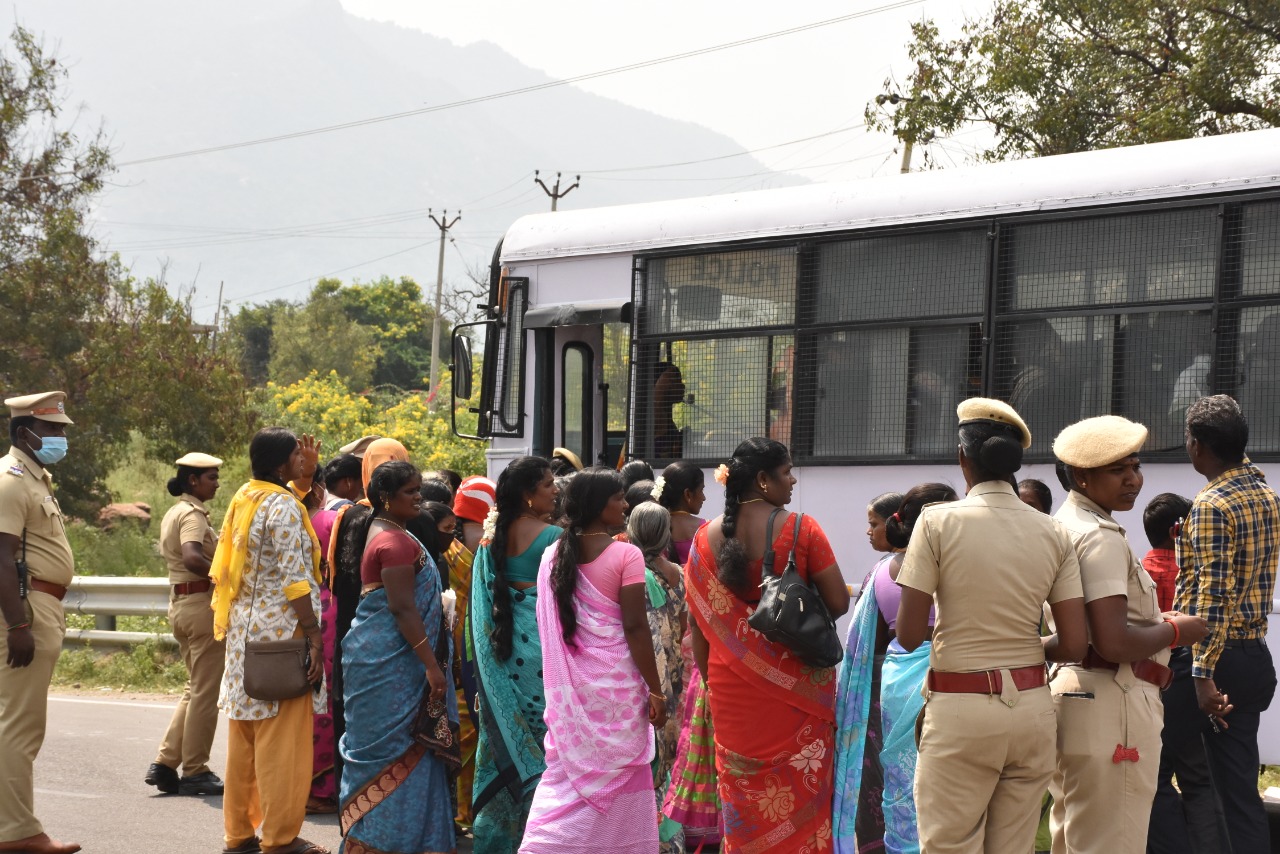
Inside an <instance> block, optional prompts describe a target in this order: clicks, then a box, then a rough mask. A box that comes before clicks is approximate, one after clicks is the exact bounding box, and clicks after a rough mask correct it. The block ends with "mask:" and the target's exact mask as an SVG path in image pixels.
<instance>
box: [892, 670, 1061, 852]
mask: <svg viewBox="0 0 1280 854" xmlns="http://www.w3.org/2000/svg"><path fill="white" fill-rule="evenodd" d="M1004 684H1005V686H1006V687H1005V690H1004V694H1003V695H1001V696H990V695H986V694H944V693H937V692H934V693H930V694H929V696H928V699H927V700H926V701H925V707H924V711H923V713H922V717H923V726H922V729H921V733H920V739H919V742H920V745H919V746H920V757H919V761H918V763H917V764H916V782H915V797H916V812H917V815H918V823H919V826H920V849H921V852H922V854H960V853H961V852H964V854H978V852H987V854H1010V852H1014V854H1016V853H1017V852H1022V851H1030V850H1032V846H1033V845H1034V844H1035V836H1036V823H1037V822H1038V821H1039V818H1040V799H1041V798H1042V797H1044V791H1045V788H1046V787H1047V786H1048V784H1049V777H1050V776H1051V775H1052V773H1053V756H1054V744H1055V741H1056V734H1057V718H1056V716H1055V715H1054V711H1053V700H1052V699H1051V698H1050V696H1049V689H1048V688H1033V689H1031V690H1029V691H1021V692H1019V691H1018V689H1017V688H1015V687H1014V686H1013V680H1012V679H1011V678H1010V677H1009V674H1008V671H1005V673H1004Z"/></svg>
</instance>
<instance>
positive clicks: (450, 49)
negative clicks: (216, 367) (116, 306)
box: [0, 0, 802, 319]
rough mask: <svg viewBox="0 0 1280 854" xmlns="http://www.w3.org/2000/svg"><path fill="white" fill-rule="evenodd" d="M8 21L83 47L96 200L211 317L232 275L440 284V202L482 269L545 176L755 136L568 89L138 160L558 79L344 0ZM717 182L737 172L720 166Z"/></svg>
mask: <svg viewBox="0 0 1280 854" xmlns="http://www.w3.org/2000/svg"><path fill="white" fill-rule="evenodd" d="M0 14H2V15H3V17H0V22H3V23H4V24H5V26H6V29H7V28H8V27H9V26H10V25H11V24H12V21H13V20H14V19H15V18H16V20H17V21H19V22H20V23H22V24H23V25H24V26H26V27H27V28H29V29H31V30H33V31H35V32H37V33H40V34H42V35H43V36H44V38H45V41H46V45H47V46H48V47H50V48H53V49H54V50H55V52H56V53H57V55H58V56H59V57H60V58H61V59H63V60H64V61H65V63H66V64H67V65H68V66H69V68H70V79H69V81H68V83H67V86H66V95H67V99H68V106H69V107H70V108H72V110H70V111H69V114H70V115H74V108H75V107H76V106H77V105H81V106H80V109H81V112H80V115H79V117H78V118H77V120H76V121H77V127H78V128H79V129H80V130H81V131H83V132H91V131H92V130H93V129H94V128H96V127H97V126H98V125H99V124H101V126H102V127H103V128H104V129H105V130H106V132H107V134H108V137H109V139H110V140H111V145H112V148H113V150H114V152H115V157H116V160H117V162H119V163H120V164H122V167H121V169H120V171H119V172H118V173H117V174H116V175H115V176H114V178H113V180H112V186H111V187H110V188H109V189H108V190H107V191H105V192H104V193H103V194H102V197H101V199H100V201H99V204H98V205H97V206H96V209H95V212H94V217H95V223H96V225H95V229H96V232H97V234H98V235H99V237H100V238H101V239H102V241H103V245H104V247H105V248H107V249H109V250H113V251H117V252H119V253H120V255H121V257H122V258H123V259H124V260H125V262H126V263H127V264H129V265H130V266H131V267H132V269H133V271H134V273H135V274H136V275H139V276H152V275H160V274H161V273H163V275H164V276H165V278H166V280H167V281H168V282H169V284H170V286H171V287H174V288H181V289H184V290H185V289H187V288H189V287H190V286H191V284H192V283H193V282H194V283H195V286H196V288H197V293H196V297H195V299H194V305H195V307H196V315H197V317H199V318H202V319H208V318H209V317H211V316H212V314H213V306H214V304H215V303H216V295H217V292H218V285H219V283H220V282H221V283H223V284H224V286H225V299H226V301H227V302H228V303H230V304H231V305H232V307H234V304H235V303H236V301H244V300H255V301H256V300H265V299H271V298H276V297H285V298H300V297H302V296H303V295H305V293H306V292H307V290H308V289H309V286H310V284H311V282H312V279H313V278H314V277H316V276H319V275H327V274H333V275H337V276H339V277H340V278H343V279H345V280H350V279H353V278H361V279H370V278H374V277H376V276H378V275H382V274H386V275H391V276H400V275H409V276H413V277H414V278H415V279H417V280H418V282H419V283H420V284H422V285H424V287H429V286H432V285H434V281H435V269H436V261H437V252H438V231H437V230H436V228H435V226H434V225H433V224H432V222H431V221H430V220H429V219H428V218H427V210H426V209H427V208H435V209H436V212H437V213H439V211H440V209H442V208H448V209H449V210H450V212H451V216H452V212H454V211H455V210H456V209H457V208H458V207H459V206H462V209H463V216H462V221H461V222H459V223H458V225H457V226H455V227H454V229H453V230H452V231H451V232H450V235H451V236H452V237H454V238H455V239H456V240H457V249H458V250H459V251H456V252H455V251H453V250H452V249H450V250H449V252H448V254H447V255H446V262H447V274H446V279H447V280H449V281H453V282H459V283H461V282H464V281H465V276H464V273H465V265H466V264H470V265H472V266H476V265H480V266H483V265H484V264H487V262H488V259H489V256H490V254H491V253H492V250H493V246H494V245H495V244H496V242H497V240H498V238H499V237H500V236H501V234H502V232H503V231H504V230H505V229H506V228H507V226H509V225H510V224H511V222H513V221H514V220H515V219H516V218H517V217H518V216H520V215H522V214H525V213H529V212H534V211H542V210H546V209H547V208H548V206H549V200H548V199H547V198H546V196H545V195H544V194H543V192H542V191H541V190H540V189H538V188H536V187H535V186H534V184H533V176H532V174H531V173H532V172H533V170H534V169H541V170H543V177H544V179H551V178H553V177H554V172H555V171H556V170H557V169H563V170H564V171H566V172H567V173H569V174H572V171H573V170H589V169H616V168H619V167H626V166H639V165H648V164H657V163H670V162H682V161H688V160H697V159H700V158H709V157H716V156H719V155H724V154H728V153H734V152H739V151H741V150H742V149H741V146H739V145H738V144H736V143H735V142H734V141H733V140H731V139H729V138H728V137H726V136H723V135H721V134H717V133H715V132H713V131H711V130H708V129H707V128H704V127H700V126H697V125H694V124H690V123H687V122H681V121H676V120H672V119H668V118H664V117H662V116H659V115H657V114H654V113H651V112H647V111H644V110H640V109H636V108H633V107H629V106H626V105H623V104H620V103H618V102H615V101H611V100H609V99H606V98H603V97H599V96H596V95H592V94H589V93H586V92H583V91H581V90H578V89H575V88H573V87H571V86H563V87H558V88H552V89H548V90H545V91H541V92H536V93H531V94H522V95H516V96H512V97H507V98H502V99H497V100H492V101H487V102H484V103H479V104H474V105H469V106H462V107H458V108H454V109H448V110H443V111H439V112H434V113H429V114H425V115H417V116H411V117H408V118H403V119H399V120H396V121H387V122H380V123H374V124H368V125H365V126H362V127H357V128H354V129H349V130H341V131H336V132H331V133H322V134H315V135H309V136H303V137H301V138H297V139H290V140H285V141H280V142H274V143H271V144H266V145H258V146H252V147H244V148H234V149H231V150H226V151H219V152H215V153H209V154H203V155H199V156H193V157H183V158H177V159H170V160H161V161H158V162H151V163H142V164H136V165H128V164H129V163H130V162H131V161H135V160H142V159H145V158H150V157H154V156H157V155H164V154H168V153H172V152H183V151H189V150H192V149H201V148H207V147H211V146H218V145H223V144H227V143H236V142H241V141H244V140H253V139H260V138H264V137H271V136H276V135H280V134H289V133H293V132H297V131H301V130H306V129H310V128H317V127H323V126H329V125H334V124H339V123H343V122H349V121H353V120H360V119H366V118H369V117H374V116H380V115H385V114H389V113H397V112H402V111H405V110H415V109H421V108H423V107H427V106H431V105H438V104H444V103H449V102H454V101H458V100H462V99H466V98H473V97H477V96H483V95H488V94H491V93H496V92H502V91H506V90H511V89H517V88H523V87H528V86H534V85H538V84H542V83H547V82H549V81H550V80H551V78H549V77H547V76H546V75H545V74H543V73H541V72H539V71H536V70H534V69H531V68H528V67H526V66H524V65H522V64H521V63H519V62H518V61H517V60H515V59H514V58H513V57H511V56H510V55H509V54H506V53H504V52H503V51H502V50H501V49H500V48H498V47H497V46H496V45H493V44H489V43H478V44H473V45H468V46H458V45H455V44H453V43H451V42H450V41H448V40H446V39H441V38H436V37H434V36H431V35H427V34H425V33H423V32H420V31H417V30H411V29H406V28H403V27H398V26H396V25H394V24H388V23H376V22H372V21H368V20H364V19H360V18H356V17H355V16H353V15H350V14H349V13H347V12H346V11H344V10H343V8H342V6H341V5H340V4H339V3H338V2H337V0H221V1H220V2H218V3H174V2H172V0H127V2H119V3H104V2H101V0H39V2H36V0H19V3H18V5H17V7H16V8H12V7H11V8H10V9H9V10H6V11H5V12H4V13H0ZM584 70H590V69H584ZM725 85H726V86H731V85H733V81H732V79H729V78H726V80H725ZM765 171H766V170H765V168H764V167H763V166H762V165H761V164H760V163H759V162H758V161H756V160H755V159H754V158H752V157H750V156H742V157H735V158H732V159H729V160H720V161H716V162H712V163H705V164H699V165H698V166H695V167H688V168H686V169H684V170H682V171H678V172H675V173H674V174H675V175H678V176H682V177H696V178H698V179H708V180H697V181H689V182H673V181H654V180H648V179H650V178H653V177H655V176H659V175H660V176H661V177H664V178H666V177H671V176H672V175H673V172H668V171H664V172H661V173H652V172H644V171H640V172H633V173H622V175H617V176H608V178H606V177H604V176H601V177H600V178H594V177H592V176H590V175H585V176H584V177H583V181H582V185H581V186H580V187H579V188H578V189H576V190H574V191H573V193H572V194H570V195H569V196H568V197H567V198H565V199H564V200H563V201H562V202H561V203H560V206H561V208H569V207H579V208H580V207H594V206H599V205H609V204H621V203H627V202H640V201H652V200H656V199H662V198H673V197H678V196H688V195H699V194H702V193H705V192H714V191H716V190H717V189H723V188H726V187H730V186H732V185H734V183H735V182H734V181H733V180H732V179H733V178H734V177H735V176H741V175H746V174H752V173H761V172H765ZM548 173H551V174H548ZM568 177H569V175H566V179H567V178H568ZM624 177H625V178H627V180H620V179H621V178H624ZM715 178H723V179H724V180H723V181H718V180H709V179H715ZM635 179H641V180H635ZM772 180H773V184H774V185H782V184H789V183H800V182H801V181H802V179H799V178H797V177H795V176H785V175H784V176H779V177H778V178H776V179H772ZM548 183H550V180H548ZM568 183H569V181H568V180H566V181H565V186H567V185H568ZM424 244H425V245H424ZM388 255H391V256H392V257H386V258H383V260H380V261H373V262H371V263H368V262H370V259H377V258H380V257H383V256H388Z"/></svg>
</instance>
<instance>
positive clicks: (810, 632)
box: [747, 507, 844, 667]
mask: <svg viewBox="0 0 1280 854" xmlns="http://www.w3.org/2000/svg"><path fill="white" fill-rule="evenodd" d="M781 512H782V508H780V507H779V508H778V509H776V510H774V511H773V512H772V513H770V514H769V522H768V526H767V527H766V529H765V542H766V543H767V544H768V547H767V549H766V550H765V554H764V561H763V566H762V567H761V570H760V591H761V592H760V603H759V604H758V605H757V606H756V610H755V613H753V614H752V615H751V616H750V617H748V618H747V623H748V624H749V625H750V626H751V628H753V629H755V630H756V631H758V632H759V633H760V634H762V635H764V636H765V637H766V638H768V639H769V640H771V641H773V642H774V643H780V644H782V645H783V646H785V647H787V649H789V650H791V651H792V652H793V653H795V655H796V657H797V658H799V659H800V660H801V661H803V662H804V663H805V664H808V665H809V666H810V667H835V666H836V665H837V664H839V663H840V660H841V659H842V658H844V647H843V646H841V644H840V636H839V635H838V634H837V633H836V621H835V620H833V619H831V612H829V611H828V610H827V605H826V603H825V602H823V601H822V597H821V596H819V595H818V592H817V591H816V590H814V589H813V588H812V587H810V586H809V585H808V584H806V583H805V580H804V579H803V578H801V577H800V573H799V572H798V571H797V570H796V542H797V541H798V540H799V539H800V517H801V516H803V515H804V514H802V513H797V514H795V534H794V536H793V537H792V538H791V553H790V554H789V555H787V568H786V569H784V570H783V571H782V574H781V575H775V574H774V572H773V560H774V552H773V520H774V519H775V518H776V517H777V515H778V514H779V513H781Z"/></svg>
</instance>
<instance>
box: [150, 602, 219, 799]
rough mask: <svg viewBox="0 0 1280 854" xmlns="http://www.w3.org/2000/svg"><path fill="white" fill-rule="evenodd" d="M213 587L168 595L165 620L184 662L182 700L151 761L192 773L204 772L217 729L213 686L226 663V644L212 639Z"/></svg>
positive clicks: (214, 689)
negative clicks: (169, 598) (198, 591)
mask: <svg viewBox="0 0 1280 854" xmlns="http://www.w3.org/2000/svg"><path fill="white" fill-rule="evenodd" d="M212 601H213V591H211V590H206V591H205V592H203V593H191V594H189V595H185V596H177V595H175V596H173V598H172V600H171V601H170V602H169V624H170V625H171V626H172V627H173V636H174V637H175V638H177V639H178V649H179V650H180V651H181V653H182V661H183V663H184V664H186V665H187V673H188V677H187V684H186V687H185V688H183V691H182V699H181V700H179V701H178V708H177V709H176V710H174V713H173V718H172V719H170V721H169V729H168V731H167V732H166V733H165V734H164V740H163V741H161V742H160V752H159V753H158V754H156V761H157V762H159V763H160V764H161V765H167V766H169V767H170V768H173V769H175V770H176V769H177V768H178V766H179V765H181V766H182V773H183V775H184V776H187V777H193V776H195V775H196V774H203V773H204V772H206V771H208V770H209V751H210V750H212V749H213V734H214V732H216V731H217V728H218V689H219V688H220V687H221V686H222V669H223V667H224V666H225V665H226V660H227V646H226V643H224V642H223V641H220V640H214V638H213V608H212V607H211V603H212Z"/></svg>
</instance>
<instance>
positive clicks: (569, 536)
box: [551, 466, 648, 644]
mask: <svg viewBox="0 0 1280 854" xmlns="http://www.w3.org/2000/svg"><path fill="white" fill-rule="evenodd" d="M622 484H623V480H622V475H621V474H619V473H618V472H616V471H614V470H613V469H610V468H604V467H602V466H595V467H592V468H589V469H583V470H582V471H580V472H578V473H577V474H576V475H574V476H573V480H571V481H569V489H568V494H567V495H566V496H565V501H564V513H565V517H566V518H567V519H568V522H569V525H568V528H567V529H566V530H565V532H564V536H562V537H561V538H560V541H559V542H558V543H556V554H555V559H554V561H553V562H552V564H551V591H552V593H553V594H555V597H556V610H557V611H559V613H560V630H561V631H562V632H563V633H564V639H565V642H567V643H570V644H571V643H573V635H574V633H575V632H576V631H577V630H578V614H577V612H576V611H574V610H573V594H574V591H575V590H576V589H577V587H578V564H579V563H581V562H582V529H583V528H585V527H586V526H587V525H590V524H591V523H592V522H594V521H596V520H597V519H599V518H600V514H601V513H603V512H604V509H605V507H606V506H607V505H608V504H609V501H610V500H611V499H612V498H613V497H614V496H615V495H617V494H618V493H619V492H622V491H623V489H622ZM642 506H648V505H647V504H646V505H642Z"/></svg>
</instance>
